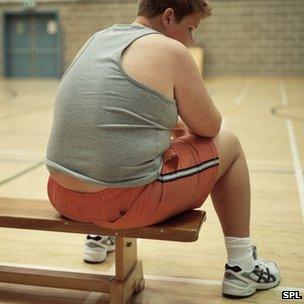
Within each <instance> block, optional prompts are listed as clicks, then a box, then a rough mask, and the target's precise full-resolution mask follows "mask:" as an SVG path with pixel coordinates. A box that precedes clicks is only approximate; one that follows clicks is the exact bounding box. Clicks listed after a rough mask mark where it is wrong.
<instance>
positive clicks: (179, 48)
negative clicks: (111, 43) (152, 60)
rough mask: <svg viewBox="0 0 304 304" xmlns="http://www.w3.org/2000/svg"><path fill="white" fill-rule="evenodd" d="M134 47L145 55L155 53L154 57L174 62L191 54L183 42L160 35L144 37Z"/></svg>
mask: <svg viewBox="0 0 304 304" xmlns="http://www.w3.org/2000/svg"><path fill="white" fill-rule="evenodd" d="M134 46H138V47H139V48H140V49H141V50H142V52H144V53H149V54H151V53H153V57H154V56H155V57H166V58H167V59H169V60H170V61H173V62H174V61H176V60H178V59H179V58H180V57H181V56H185V55H186V54H187V53H189V51H188V49H187V48H186V47H185V46H184V45H183V44H182V43H181V42H179V41H177V40H174V39H172V38H169V37H167V36H165V35H160V34H150V35H146V36H143V37H141V38H140V39H138V40H137V41H136V42H135V44H134Z"/></svg>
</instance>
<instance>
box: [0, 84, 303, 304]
mask: <svg viewBox="0 0 304 304" xmlns="http://www.w3.org/2000/svg"><path fill="white" fill-rule="evenodd" d="M58 83H59V82H58V81H57V80H0V196H3V197H16V198H34V199H46V198H47V196H46V181H47V171H46V169H45V168H44V166H43V159H44V156H45V149H46V144H47V139H48V134H49V131H50V126H51V120H52V108H53V103H54V96H55V93H56V88H57V86H58ZM206 83H207V86H208V88H209V91H210V93H211V95H212V97H213V99H214V101H215V102H216V104H217V106H218V107H219V109H220V110H221V112H222V114H223V117H224V120H225V124H227V125H228V126H229V127H230V128H231V129H232V130H234V132H235V133H236V134H237V135H238V136H239V138H240V141H241V142H242V145H243V148H244V150H245V153H246V155H247V159H248V165H249V170H250V176H251V184H252V237H253V239H254V241H255V242H256V243H257V244H258V248H259V254H260V255H261V256H262V257H264V258H270V259H273V260H274V261H276V262H277V263H278V264H279V265H280V267H281V271H282V282H281V284H280V286H279V287H277V288H275V289H273V290H270V291H266V292H258V293H256V294H255V295H254V296H252V297H250V298H247V299H243V300H239V301H237V303H263V304H268V303H273V304H274V303H275V304H277V303H281V302H282V303H283V300H282V299H281V293H282V291H283V290H287V289H291V290H298V291H300V294H302V296H304V232H303V228H304V222H303V219H304V180H303V168H304V100H303V97H304V78H288V79H287V78H285V79H283V78H275V79H273V78H214V79H207V80H206ZM272 112H275V113H272ZM203 209H205V210H206V211H207V221H206V223H205V224H204V225H203V228H202V231H201V234H200V238H199V240H198V242H196V243H190V244H186V243H170V242H158V241H149V240H140V241H139V256H140V259H142V260H143V263H144V272H145V277H146V289H145V290H144V291H143V292H142V293H141V294H139V295H138V296H136V297H133V299H132V303H134V304H148V303H149V304H173V303H178V304H204V303H208V304H212V303H233V302H234V303H236V301H235V300H228V299H224V298H222V297H221V290H220V284H221V280H222V276H223V267H224V264H225V256H226V253H225V247H224V243H223V237H222V234H221V230H220V226H219V222H218V220H217V217H216V215H215V212H214V211H213V208H212V203H211V201H210V199H208V200H207V201H206V202H205V204H204V206H203ZM0 240H1V241H0V260H1V262H3V263H7V264H24V265H33V264H35V265H43V266H41V267H45V268H59V267H60V268H63V269H64V268H73V269H75V270H77V271H84V272H85V271H91V272H104V273H111V272H113V271H114V266H113V262H114V255H113V254H109V256H108V259H107V260H106V262H105V263H103V264H100V265H88V264H85V263H84V262H83V261H82V244H83V240H84V236H83V235H76V234H64V233H51V232H39V231H26V230H14V229H3V228H1V229H0ZM107 300H108V296H107V295H102V294H100V293H89V292H81V291H69V290H60V289H47V288H40V287H28V286H21V285H10V284H3V283H0V303H7V304H12V303H19V304H36V303H39V304H48V303H60V304H61V303H62V304H64V303H75V304H76V303H85V304H93V303H96V304H103V303H107ZM284 302H285V301H284ZM298 303H299V301H298Z"/></svg>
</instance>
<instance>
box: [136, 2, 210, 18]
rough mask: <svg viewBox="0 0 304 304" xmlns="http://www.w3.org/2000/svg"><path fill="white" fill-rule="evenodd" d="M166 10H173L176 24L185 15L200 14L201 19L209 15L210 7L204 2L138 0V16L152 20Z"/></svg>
mask: <svg viewBox="0 0 304 304" xmlns="http://www.w3.org/2000/svg"><path fill="white" fill-rule="evenodd" d="M168 8H172V9H173V10H174V16H175V21H176V22H177V23H179V22H180V21H181V20H182V19H183V18H184V17H185V16H187V15H192V14H196V13H200V14H201V17H202V18H207V17H209V16H210V15H211V7H210V5H209V4H208V2H207V1H205V0H139V1H138V16H145V17H147V18H153V17H156V16H158V15H161V14H163V13H164V12H165V11H166V10H167V9H168Z"/></svg>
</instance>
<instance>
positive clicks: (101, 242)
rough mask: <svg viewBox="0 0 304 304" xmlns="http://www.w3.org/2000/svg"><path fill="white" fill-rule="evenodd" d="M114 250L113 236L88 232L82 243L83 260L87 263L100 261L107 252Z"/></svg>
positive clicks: (105, 256)
mask: <svg viewBox="0 0 304 304" xmlns="http://www.w3.org/2000/svg"><path fill="white" fill-rule="evenodd" d="M114 250H115V237H114V236H100V235H92V234H88V235H87V237H86V240H85V243H84V256H83V260H84V261H85V262H87V263H101V262H103V261H104V260H105V259H106V258H107V253H108V252H111V251H114Z"/></svg>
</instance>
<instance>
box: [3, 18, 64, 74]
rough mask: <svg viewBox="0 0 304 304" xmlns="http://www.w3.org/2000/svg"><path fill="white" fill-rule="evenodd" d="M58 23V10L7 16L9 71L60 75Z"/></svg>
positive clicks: (7, 63) (7, 65)
mask: <svg viewBox="0 0 304 304" xmlns="http://www.w3.org/2000/svg"><path fill="white" fill-rule="evenodd" d="M59 46H60V45H59V26H58V22H57V19H56V16H55V14H30V15H7V16H6V75H7V76H10V77H59V76H60V63H59V58H60V57H59Z"/></svg>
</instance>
